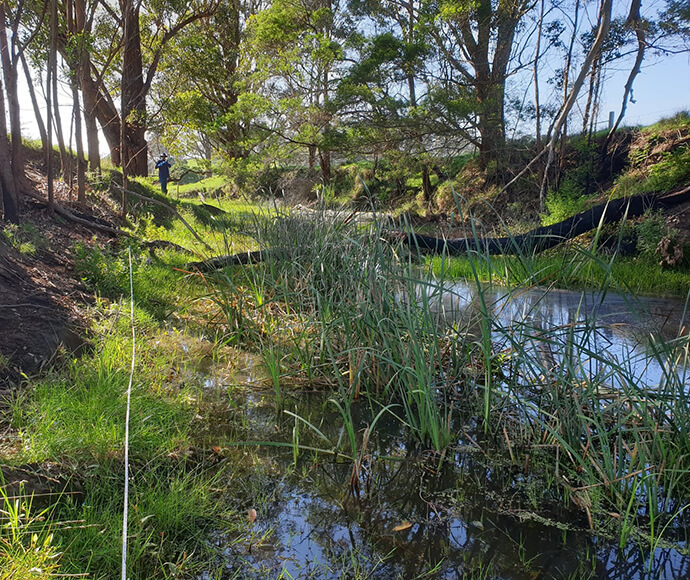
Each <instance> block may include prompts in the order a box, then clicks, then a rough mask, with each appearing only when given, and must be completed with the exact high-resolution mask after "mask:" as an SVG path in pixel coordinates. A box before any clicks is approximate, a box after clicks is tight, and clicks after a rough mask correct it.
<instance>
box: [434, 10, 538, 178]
mask: <svg viewBox="0 0 690 580" xmlns="http://www.w3.org/2000/svg"><path fill="white" fill-rule="evenodd" d="M534 6H535V3H534V2H533V0H501V1H499V2H496V1H492V0H428V1H427V2H426V3H425V10H424V16H423V19H422V23H423V25H424V28H425V30H426V32H427V33H428V35H429V38H430V39H431V40H433V42H434V44H435V46H436V48H437V50H438V51H439V53H440V55H441V57H442V65H441V67H440V69H439V70H440V71H441V72H444V73H445V74H444V76H443V77H441V78H439V82H440V85H441V86H442V87H443V88H444V89H445V94H446V95H448V96H450V97H453V96H455V98H451V100H450V102H448V103H447V104H445V105H443V104H442V105H441V107H442V108H450V109H453V108H456V107H459V108H460V109H461V110H463V111H467V112H469V111H471V116H472V117H473V118H474V120H473V124H474V129H473V131H472V132H469V133H468V135H467V137H468V138H470V139H472V140H473V141H474V142H475V144H476V145H477V147H478V149H479V153H480V161H481V163H482V164H483V166H485V167H487V166H489V164H490V163H497V162H498V161H499V160H500V158H501V153H502V151H503V148H504V145H505V126H506V115H505V97H506V81H507V79H508V78H509V76H510V75H511V74H513V73H514V72H515V71H516V69H517V68H519V67H521V66H523V64H522V63H521V62H520V60H519V59H512V58H511V57H512V56H513V55H514V53H516V52H517V49H516V41H517V34H518V31H519V28H520V26H521V24H522V23H523V20H524V18H525V16H526V14H527V13H528V12H529V11H530V10H532V9H533V8H534ZM453 101H455V102H453ZM468 109H469V110H468ZM472 133H474V135H473V134H472Z"/></svg>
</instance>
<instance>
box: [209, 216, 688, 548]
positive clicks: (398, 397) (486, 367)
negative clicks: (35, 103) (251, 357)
mask: <svg viewBox="0 0 690 580" xmlns="http://www.w3.org/2000/svg"><path fill="white" fill-rule="evenodd" d="M257 223H259V222H257ZM260 223H261V227H260V228H257V231H256V232H255V239H256V240H257V241H258V243H259V246H260V248H261V249H262V250H263V249H271V252H270V254H267V255H268V259H267V260H266V261H264V262H263V263H261V264H255V265H250V266H243V267H242V268H240V269H226V270H224V271H220V272H217V273H216V274H214V275H213V276H212V277H211V279H212V282H213V283H212V288H213V290H214V297H215V299H216V301H217V302H218V303H219V305H220V306H221V308H222V309H223V310H224V311H226V312H228V316H227V321H228V325H227V330H228V338H229V339H231V340H241V341H242V342H243V344H244V345H245V346H248V347H251V348H255V349H259V350H262V351H263V352H264V358H265V360H268V361H271V365H272V366H271V368H272V369H273V373H272V374H271V377H272V381H273V386H274V388H275V389H276V391H277V392H278V394H279V395H280V396H282V394H283V391H284V389H286V388H288V385H301V386H305V385H308V386H310V387H312V388H320V389H323V388H328V389H332V390H333V391H334V392H335V393H337V398H336V401H337V404H338V408H339V409H341V410H346V409H347V407H346V404H348V403H347V402H348V401H352V400H355V399H357V398H360V397H362V398H364V397H366V400H367V401H368V402H369V404H370V405H371V407H372V411H373V412H372V415H375V414H376V413H377V412H379V411H380V410H381V409H383V408H386V409H387V412H389V413H391V414H393V415H394V416H395V417H397V418H398V419H399V420H400V421H401V422H403V423H404V424H405V426H406V427H407V428H408V431H409V434H410V437H411V438H412V439H414V440H416V441H418V442H419V443H421V444H423V445H425V446H428V447H431V448H433V449H436V450H437V451H441V452H442V451H443V450H445V449H446V448H447V447H448V446H449V445H450V444H451V443H452V442H453V441H457V440H458V438H459V437H460V436H461V434H462V433H467V432H468V431H469V430H472V429H476V428H477V427H476V426H478V431H481V433H482V446H483V450H484V451H485V452H486V453H487V455H488V456H491V455H493V454H495V455H496V456H497V457H498V456H505V457H507V458H509V459H510V462H511V463H512V464H514V465H516V466H521V467H522V469H524V470H525V472H526V474H527V476H528V477H530V478H533V480H534V481H541V482H543V484H544V486H543V488H544V489H545V490H548V493H549V494H553V493H554V490H556V492H557V493H558V494H559V495H560V497H561V499H562V501H563V502H565V503H566V504H568V505H571V506H572V507H573V508H574V509H576V510H580V511H581V512H582V514H583V517H584V518H585V519H586V522H587V524H588V525H589V526H590V528H592V529H596V530H599V531H602V530H605V529H608V530H610V529H611V528H613V529H615V530H617V532H618V533H620V534H621V537H622V536H623V535H627V536H628V537H630V535H631V534H635V537H638V538H643V541H644V542H646V543H647V544H649V543H650V542H651V543H654V542H658V541H659V537H660V533H661V531H662V530H663V531H664V532H665V533H667V534H668V533H670V532H671V531H674V533H676V532H677V531H678V527H677V526H676V523H678V522H681V520H682V519H683V517H682V516H683V514H684V511H685V505H684V503H683V498H684V497H687V496H688V492H690V487H689V485H690V480H689V479H688V477H687V473H688V470H689V469H690V463H689V462H688V456H689V455H688V451H689V450H690V446H689V445H688V444H689V443H690V439H689V437H688V433H689V432H690V412H689V411H688V409H689V407H688V402H689V401H688V380H687V373H688V370H687V369H688V365H689V363H690V358H689V348H690V346H689V344H690V343H689V341H688V336H687V335H682V334H680V332H679V334H678V336H676V337H675V338H672V339H670V340H665V341H664V340H661V339H658V340H655V341H652V342H649V343H648V346H647V347H646V352H644V353H643V355H640V354H638V353H633V352H629V353H617V354H615V353H613V354H612V353H611V352H609V351H608V350H607V349H606V348H605V342H606V341H605V340H603V339H602V337H601V336H600V333H601V331H600V329H599V328H600V325H599V322H600V321H598V320H597V312H596V309H595V308H592V309H588V307H587V306H586V301H585V300H584V299H583V305H582V310H581V312H579V313H578V314H577V316H575V318H574V319H570V320H555V321H554V320H550V321H546V322H545V321H544V320H543V317H540V316H537V315H536V314H535V313H536V311H537V310H538V308H539V304H538V301H537V302H536V303H534V304H531V305H530V306H529V307H525V308H524V309H523V311H522V312H521V313H517V312H516V313H515V316H514V317H512V318H511V320H510V321H509V322H507V321H506V318H505V316H503V315H501V312H503V313H505V311H508V310H510V309H511V308H514V306H513V305H514V300H513V299H514V298H515V297H519V296H520V295H522V294H523V293H525V292H527V291H530V290H533V289H534V286H533V283H534V282H533V281H534V280H539V279H541V277H540V271H539V269H540V264H539V262H538V261H537V260H536V259H535V258H534V256H531V255H527V254H523V255H518V256H517V257H516V258H515V262H514V263H511V265H510V268H511V271H512V272H529V273H530V276H528V277H527V279H528V280H529V282H527V283H523V282H520V281H518V276H516V275H515V276H513V275H508V276H506V277H505V278H503V280H502V281H503V282H505V281H506V280H508V281H511V280H512V282H509V283H512V286H503V287H501V288H498V287H496V286H495V285H492V284H491V283H489V284H486V283H483V282H481V281H480V279H481V272H482V271H485V270H486V269H487V268H488V270H489V271H492V269H493V268H496V267H497V266H498V263H493V262H492V261H493V260H496V258H494V257H492V256H489V255H484V254H481V253H476V252H475V253H470V254H468V256H467V257H466V260H467V261H468V262H469V264H470V272H471V274H470V280H469V281H468V286H467V288H469V290H465V292H464V293H463V294H462V295H461V294H459V293H458V291H457V290H455V289H454V287H453V285H452V282H453V281H452V280H450V279H449V277H448V276H447V268H446V266H445V264H446V263H447V262H446V260H445V258H444V257H442V258H441V259H440V260H439V261H438V262H436V263H435V264H433V269H432V264H431V262H424V261H421V262H420V261H419V260H418V259H417V258H416V257H415V256H414V255H413V254H412V253H410V252H409V251H408V249H407V248H404V247H402V246H400V245H398V244H396V243H391V242H390V241H389V237H388V236H386V232H385V229H384V226H383V224H380V223H376V222H375V223H373V224H372V225H370V226H367V227H363V226H361V225H354V224H352V223H351V221H350V220H349V216H348V215H347V214H345V213H343V214H342V215H340V216H338V215H336V216H334V215H333V214H332V213H330V214H328V215H327V214H326V213H318V212H317V213H315V214H314V215H311V216H309V217H308V218H305V217H303V216H297V215H285V216H279V217H278V218H277V219H275V220H273V221H266V220H263V221H261V222H260ZM403 225H404V224H403ZM571 262H572V263H571V264H569V265H568V266H569V267H572V268H577V269H582V268H590V269H597V270H599V271H601V272H603V274H604V275H603V276H602V277H601V278H600V279H601V280H603V282H602V283H601V285H600V287H599V288H598V289H596V291H595V292H594V296H595V298H594V299H593V302H594V303H595V304H596V303H597V302H601V301H603V299H604V297H605V296H606V294H607V293H608V292H609V289H610V287H611V280H610V276H607V275H606V273H607V272H608V273H609V274H610V272H611V270H612V265H613V263H614V262H615V260H613V259H611V260H608V259H606V260H604V259H602V258H601V257H600V256H598V255H597V254H596V253H594V252H591V251H589V250H587V249H583V248H579V249H576V251H574V252H573V257H572V259H571ZM575 262H577V263H575ZM504 266H505V265H504ZM509 274H510V273H509ZM520 279H521V280H525V279H526V278H525V277H524V276H522V277H521V278H520ZM547 294H548V292H545V293H544V295H547ZM583 296H584V294H583ZM630 300H631V301H632V303H631V304H630V305H629V308H630V310H631V311H632V312H635V311H636V306H635V304H634V299H633V298H630ZM518 314H519V316H518ZM580 314H581V315H582V316H580ZM602 345H604V347H603V348H602ZM276 353H280V357H277V356H276ZM643 359H644V360H643ZM645 360H646V361H647V362H644V361H645ZM649 361H653V362H654V364H656V365H657V366H658V367H659V368H660V369H661V374H660V377H659V379H658V384H653V385H650V384H645V383H643V382H641V381H640V376H639V371H640V368H641V367H644V366H645V365H646V364H650V362H649ZM342 417H343V421H344V422H345V423H348V422H349V421H351V420H352V419H351V415H350V414H349V413H346V412H343V413H342ZM347 432H348V433H349V434H350V436H349V437H348V438H347V439H348V441H349V447H350V448H348V449H346V451H347V452H348V453H349V454H350V455H351V456H357V450H356V448H355V447H353V445H355V444H354V443H353V433H354V430H353V428H352V426H351V425H348V430H347ZM365 432H366V433H367V435H369V431H368V430H367V431H365Z"/></svg>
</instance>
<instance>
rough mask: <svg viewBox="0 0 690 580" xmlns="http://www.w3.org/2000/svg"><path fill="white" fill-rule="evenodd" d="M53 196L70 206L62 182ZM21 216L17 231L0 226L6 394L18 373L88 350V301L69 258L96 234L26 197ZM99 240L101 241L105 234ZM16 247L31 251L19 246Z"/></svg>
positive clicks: (0, 356)
mask: <svg viewBox="0 0 690 580" xmlns="http://www.w3.org/2000/svg"><path fill="white" fill-rule="evenodd" d="M28 173H29V177H30V179H31V180H32V181H33V186H34V191H37V192H39V193H40V192H42V190H44V189H45V179H42V180H41V177H40V175H39V174H38V173H36V172H33V171H29V172H28ZM55 196H56V200H57V201H58V202H59V203H61V204H63V205H70V194H69V188H68V187H67V185H65V184H64V183H56V192H55ZM20 211H21V218H20V219H21V225H20V226H19V228H18V229H14V228H13V227H12V226H8V225H7V224H4V223H2V222H0V389H5V391H4V394H7V389H8V388H9V385H10V384H13V383H16V381H17V380H18V379H20V378H21V376H22V374H26V375H31V374H32V373H35V372H37V371H40V370H42V369H43V368H45V367H46V366H47V365H49V364H50V363H51V362H53V361H54V360H55V358H56V356H57V355H58V354H59V353H60V352H61V351H62V350H65V351H66V352H77V353H78V352H79V351H81V350H83V349H84V348H87V347H88V343H87V342H86V341H85V339H84V338H83V337H84V335H85V334H86V328H87V325H86V308H87V306H88V304H89V303H90V302H91V301H92V296H91V293H90V292H88V291H87V289H86V288H85V286H84V285H83V284H82V283H81V282H80V281H79V280H78V278H77V276H76V274H75V272H74V255H73V254H74V247H75V245H76V244H77V243H78V242H81V243H84V244H86V245H91V244H93V243H94V240H95V238H94V233H95V232H94V231H93V230H91V229H89V228H87V227H84V226H82V225H78V224H74V223H70V222H67V221H66V220H64V219H63V218H61V217H59V216H57V215H56V214H54V213H53V214H50V213H49V212H48V211H47V209H46V206H45V205H43V204H41V203H39V202H35V201H31V200H27V199H26V198H25V199H24V200H23V201H22V204H21V208H20ZM99 236H100V237H101V239H103V234H99ZM8 238H9V239H8ZM12 241H14V242H15V243H14V244H13V243H12ZM20 242H27V243H28V244H30V245H31V247H21V246H20ZM13 246H14V247H13ZM20 250H21V251H20ZM2 394H3V392H2V390H0V395H2Z"/></svg>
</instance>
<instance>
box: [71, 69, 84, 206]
mask: <svg viewBox="0 0 690 580" xmlns="http://www.w3.org/2000/svg"><path fill="white" fill-rule="evenodd" d="M71 84H72V100H73V108H72V111H73V117H74V140H75V142H76V147H77V203H78V204H79V205H80V206H82V207H83V206H85V205H86V159H84V143H83V141H82V134H81V107H80V106H79V89H78V87H77V79H76V78H73V79H72V83H71Z"/></svg>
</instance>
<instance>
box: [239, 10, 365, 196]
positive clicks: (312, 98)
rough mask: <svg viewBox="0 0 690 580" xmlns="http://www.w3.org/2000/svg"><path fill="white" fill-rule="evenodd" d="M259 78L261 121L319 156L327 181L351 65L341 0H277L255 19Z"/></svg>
mask: <svg viewBox="0 0 690 580" xmlns="http://www.w3.org/2000/svg"><path fill="white" fill-rule="evenodd" d="M249 31H250V45H251V51H252V53H251V60H252V61H253V63H254V64H253V69H254V71H255V72H254V77H255V82H261V84H262V85H263V88H262V90H261V91H260V93H259V94H260V96H261V97H262V98H263V99H264V101H265V105H264V107H263V108H264V111H265V113H264V114H263V115H261V117H260V118H257V120H256V122H255V123H256V125H257V127H259V128H263V129H265V130H266V131H268V132H270V133H271V134H272V135H273V136H275V137H277V138H278V139H279V140H281V141H282V142H283V143H285V144H288V145H291V146H295V147H297V148H302V149H306V153H307V158H308V163H309V167H310V169H312V168H314V167H315V165H316V162H317V160H318V164H319V167H320V169H321V177H322V179H323V181H324V182H325V183H328V182H330V179H331V154H332V152H333V151H334V150H336V149H337V143H336V141H337V139H336V137H337V134H338V126H339V123H340V118H339V113H340V112H339V111H338V110H337V107H336V102H334V100H333V97H334V94H335V91H336V90H337V86H338V84H339V82H340V81H341V79H342V78H343V75H344V74H345V73H346V71H347V68H348V67H349V64H350V63H349V62H348V58H347V55H348V48H349V45H348V41H349V39H350V35H351V34H352V32H353V24H352V21H351V19H350V15H349V13H348V12H347V10H346V7H345V6H343V5H342V4H341V3H340V0H307V1H304V2H295V1H294V0H274V2H272V4H271V5H270V6H269V7H268V8H266V9H265V10H262V11H261V12H259V13H258V14H257V15H256V16H255V17H254V18H252V20H251V22H250V27H249Z"/></svg>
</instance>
